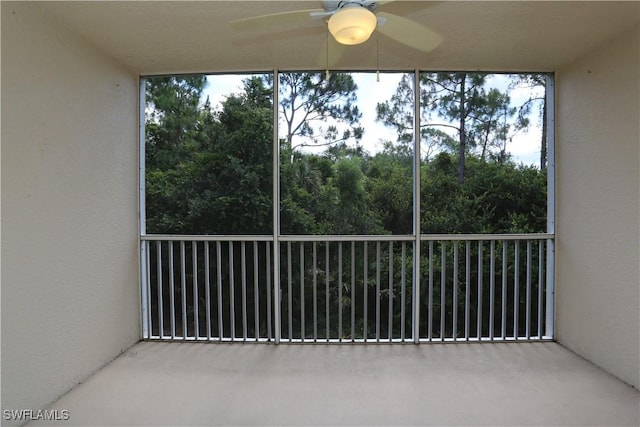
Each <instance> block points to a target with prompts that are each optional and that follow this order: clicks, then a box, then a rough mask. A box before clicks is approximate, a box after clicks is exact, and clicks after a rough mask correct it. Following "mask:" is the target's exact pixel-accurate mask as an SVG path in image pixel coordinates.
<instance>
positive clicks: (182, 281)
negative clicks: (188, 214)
mask: <svg viewBox="0 0 640 427" xmlns="http://www.w3.org/2000/svg"><path fill="white" fill-rule="evenodd" d="M185 258H186V255H185V247H184V240H181V241H180V290H181V295H182V338H183V339H185V340H186V339H187V272H186V266H185V264H186V259H185Z"/></svg>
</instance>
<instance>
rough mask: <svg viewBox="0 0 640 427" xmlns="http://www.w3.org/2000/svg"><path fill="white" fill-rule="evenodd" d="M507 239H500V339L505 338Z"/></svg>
mask: <svg viewBox="0 0 640 427" xmlns="http://www.w3.org/2000/svg"><path fill="white" fill-rule="evenodd" d="M507 245H508V243H507V241H506V240H503V241H502V305H501V306H502V317H501V318H500V320H501V321H502V333H501V337H502V339H503V340H504V339H507V276H508V274H507V273H508V270H507Z"/></svg>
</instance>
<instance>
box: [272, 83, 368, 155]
mask: <svg viewBox="0 0 640 427" xmlns="http://www.w3.org/2000/svg"><path fill="white" fill-rule="evenodd" d="M356 90H357V85H356V84H355V83H354V81H353V78H352V77H351V75H350V74H348V73H332V74H331V75H330V76H329V78H327V77H326V75H325V74H323V73H281V74H280V75H279V95H280V114H281V117H282V118H283V120H284V122H285V132H284V139H285V141H286V143H287V146H288V147H289V148H291V149H292V150H293V149H296V148H300V147H309V146H311V147H320V146H329V145H332V144H336V143H338V142H341V141H347V140H349V139H352V138H353V139H354V140H355V141H358V140H360V138H362V132H363V130H362V128H361V127H360V126H359V123H358V121H359V120H360V118H361V117H362V114H361V113H360V111H359V110H358V107H357V106H355V105H354V103H355V101H356V99H357V98H356ZM294 139H295V141H294Z"/></svg>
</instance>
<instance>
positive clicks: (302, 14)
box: [230, 9, 324, 31]
mask: <svg viewBox="0 0 640 427" xmlns="http://www.w3.org/2000/svg"><path fill="white" fill-rule="evenodd" d="M318 12H324V10H323V9H305V10H294V11H290V12H278V13H270V14H268V15H261V16H254V17H252V18H244V19H238V20H237V21H231V22H230V24H231V26H232V27H233V28H235V29H236V30H239V31H247V30H257V29H261V28H270V27H278V26H282V25H293V24H304V23H306V22H308V21H310V20H311V14H312V13H318Z"/></svg>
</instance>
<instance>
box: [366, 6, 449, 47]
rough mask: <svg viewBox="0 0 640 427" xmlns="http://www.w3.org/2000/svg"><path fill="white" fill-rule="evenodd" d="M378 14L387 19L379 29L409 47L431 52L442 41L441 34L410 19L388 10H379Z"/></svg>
mask: <svg viewBox="0 0 640 427" xmlns="http://www.w3.org/2000/svg"><path fill="white" fill-rule="evenodd" d="M378 16H379V17H381V18H384V19H386V20H387V22H386V23H385V24H384V25H380V26H378V31H380V32H381V33H382V34H384V35H385V36H387V37H389V38H391V39H393V40H395V41H398V42H400V43H402V44H405V45H407V46H409V47H412V48H414V49H417V50H421V51H423V52H430V51H432V50H433V49H435V48H436V47H438V45H439V44H440V43H442V36H440V34H438V33H436V32H435V31H433V30H432V29H430V28H427V27H425V26H424V25H421V24H418V23H417V22H414V21H412V20H410V19H407V18H404V17H402V16H399V15H393V14H391V13H386V12H378Z"/></svg>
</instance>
